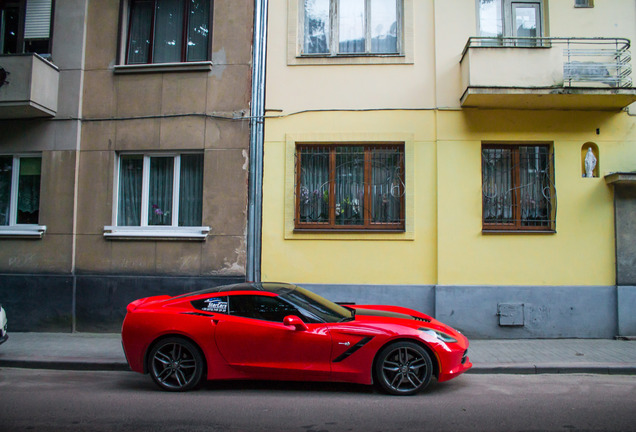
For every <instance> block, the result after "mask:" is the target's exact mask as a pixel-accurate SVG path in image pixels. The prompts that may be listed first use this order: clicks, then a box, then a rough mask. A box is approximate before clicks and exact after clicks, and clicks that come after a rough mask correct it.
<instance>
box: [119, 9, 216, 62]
mask: <svg viewBox="0 0 636 432" xmlns="http://www.w3.org/2000/svg"><path fill="white" fill-rule="evenodd" d="M128 7H129V12H128V40H127V43H126V47H127V48H126V64H148V63H179V62H197V61H205V60H208V59H209V52H210V39H211V38H210V34H211V29H210V23H211V22H212V20H211V13H212V8H211V2H210V0H129V2H128Z"/></svg>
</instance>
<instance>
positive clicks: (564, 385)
mask: <svg viewBox="0 0 636 432" xmlns="http://www.w3.org/2000/svg"><path fill="white" fill-rule="evenodd" d="M0 430H2V431H7V432H8V431H28V430H35V431H59V430H65V431H80V430H81V431H84V430H87V431H110V430H117V431H160V432H164V431H281V432H282V431H298V432H318V431H329V432H336V431H364V432H375V431H426V430H430V431H440V432H441V431H481V430H483V431H636V376H612V375H569V374H568V375H464V376H461V377H459V378H457V379H456V380H453V381H450V382H447V383H441V384H434V385H433V386H432V387H431V388H430V389H429V390H428V391H427V392H425V393H423V394H420V395H417V396H412V397H396V396H386V395H384V394H380V393H377V392H375V391H374V390H373V389H372V388H369V387H365V386H352V385H344V384H311V383H283V384H281V383H273V382H264V383H247V382H246V383H240V382H232V383H222V384H219V383H216V384H211V383H209V384H207V385H206V386H204V387H203V388H202V389H200V390H197V391H194V392H190V393H181V394H175V393H166V392H162V391H160V390H158V389H157V388H156V387H155V385H154V384H153V383H152V382H151V380H150V378H149V377H148V376H143V375H139V374H135V373H133V372H77V371H68V372H67V371H49V370H27V369H12V368H4V369H0Z"/></svg>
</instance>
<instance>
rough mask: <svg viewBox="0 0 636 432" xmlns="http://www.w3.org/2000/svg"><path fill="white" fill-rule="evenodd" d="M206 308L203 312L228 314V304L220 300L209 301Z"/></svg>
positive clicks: (205, 303) (206, 302) (205, 304)
mask: <svg viewBox="0 0 636 432" xmlns="http://www.w3.org/2000/svg"><path fill="white" fill-rule="evenodd" d="M203 303H204V306H203V307H202V308H201V310H203V311H206V312H222V313H225V312H227V302H226V301H223V300H221V299H218V298H214V299H207V300H205V301H204V302H203Z"/></svg>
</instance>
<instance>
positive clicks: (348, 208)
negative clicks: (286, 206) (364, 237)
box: [294, 144, 405, 231]
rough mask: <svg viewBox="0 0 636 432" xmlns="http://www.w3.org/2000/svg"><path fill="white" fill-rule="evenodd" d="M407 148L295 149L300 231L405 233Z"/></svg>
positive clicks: (335, 146)
mask: <svg viewBox="0 0 636 432" xmlns="http://www.w3.org/2000/svg"><path fill="white" fill-rule="evenodd" d="M404 178H405V177H404V145H403V144H364V145H363V144H357V145H344V144H302V145H297V146H296V182H295V194H296V204H295V218H294V219H295V229H296V230H305V229H306V230H349V231H351V230H377V231H403V230H404V214H405V209H404V195H405V180H404Z"/></svg>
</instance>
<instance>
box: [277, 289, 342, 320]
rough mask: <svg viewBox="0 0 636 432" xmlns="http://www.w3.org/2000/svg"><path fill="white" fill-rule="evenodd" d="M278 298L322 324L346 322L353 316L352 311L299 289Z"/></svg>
mask: <svg viewBox="0 0 636 432" xmlns="http://www.w3.org/2000/svg"><path fill="white" fill-rule="evenodd" d="M279 297H281V298H283V299H285V300H286V301H288V302H289V303H291V304H293V305H294V306H296V307H297V308H299V309H302V311H303V312H307V313H309V314H311V315H314V316H315V317H316V318H318V319H320V320H321V321H324V322H328V323H334V322H341V321H347V320H350V319H353V316H354V312H353V310H351V309H347V308H345V307H342V306H340V305H337V304H335V303H334V302H332V301H329V300H327V299H326V298H323V297H320V296H319V295H318V294H315V293H312V292H311V291H307V290H306V289H304V288H301V287H296V289H295V290H293V291H290V292H287V293H284V294H281V295H280V296H279Z"/></svg>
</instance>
